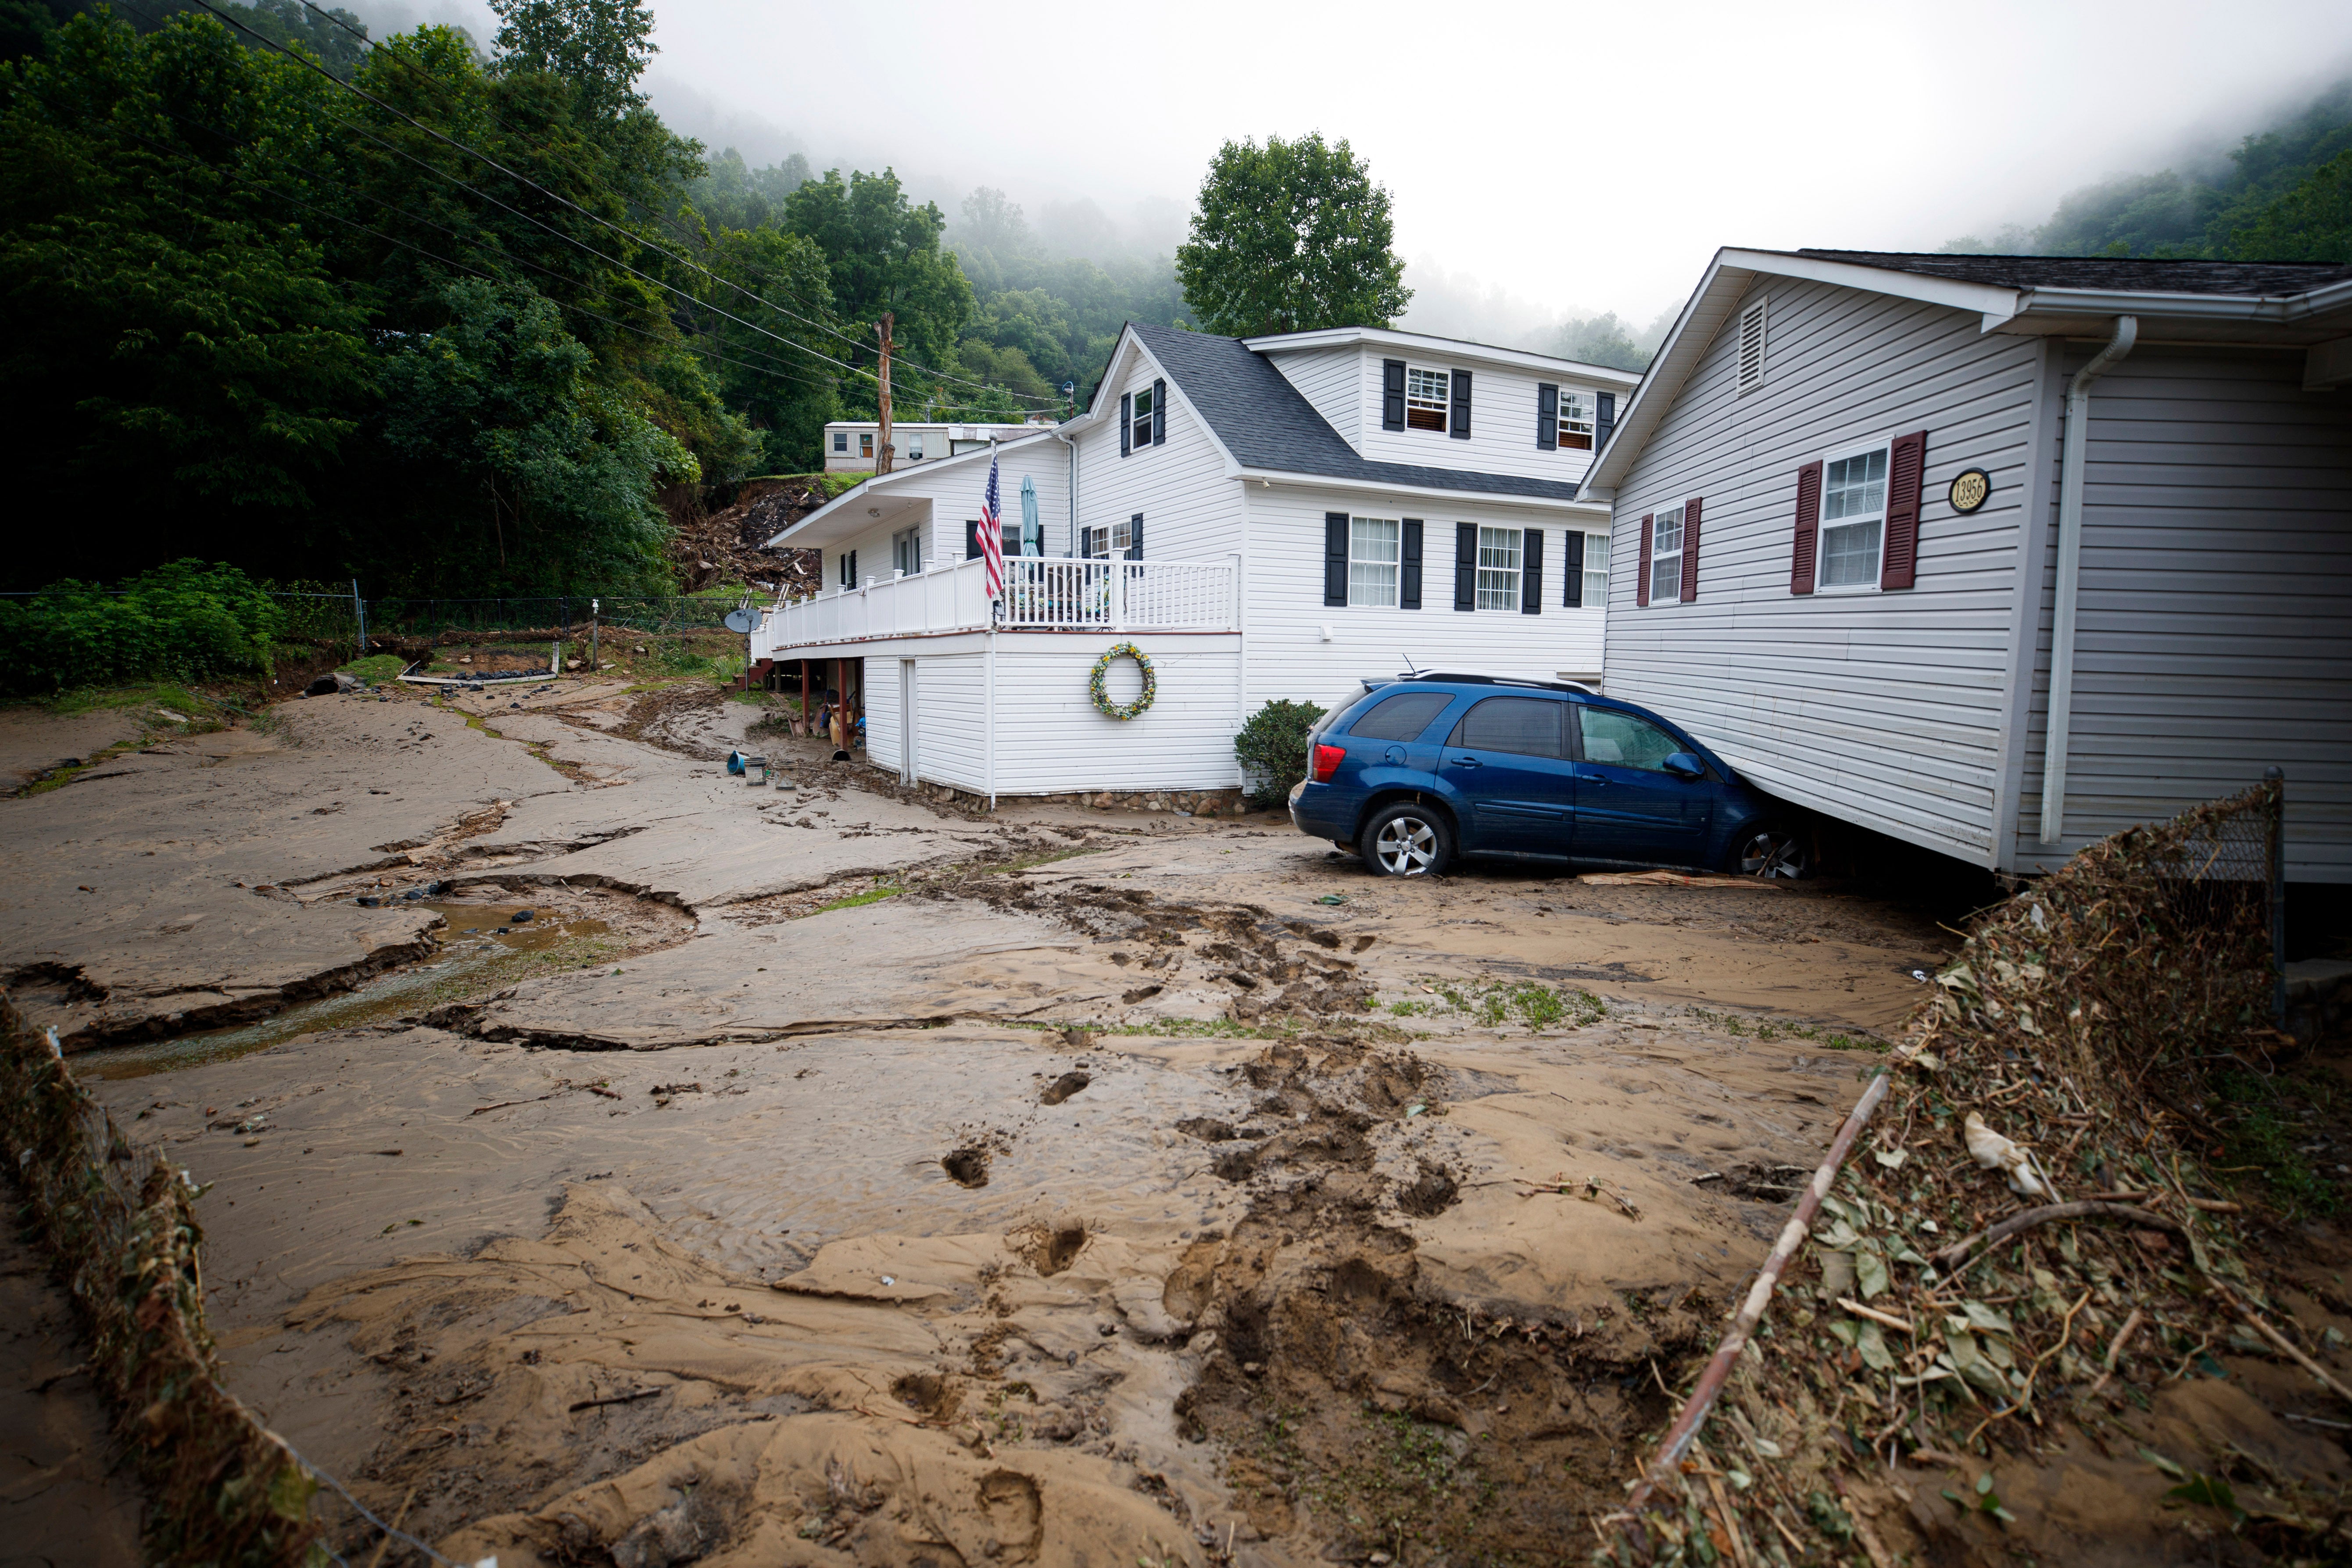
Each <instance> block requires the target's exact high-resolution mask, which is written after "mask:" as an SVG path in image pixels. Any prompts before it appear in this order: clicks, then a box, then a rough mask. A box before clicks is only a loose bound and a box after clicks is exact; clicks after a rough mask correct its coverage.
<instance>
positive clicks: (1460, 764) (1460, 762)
mask: <svg viewBox="0 0 2352 1568" xmlns="http://www.w3.org/2000/svg"><path fill="white" fill-rule="evenodd" d="M1453 761H1454V766H1455V767H1457V768H1475V767H1476V766H1477V765H1478V759H1477V758H1475V757H1455V758H1454V759H1453Z"/></svg>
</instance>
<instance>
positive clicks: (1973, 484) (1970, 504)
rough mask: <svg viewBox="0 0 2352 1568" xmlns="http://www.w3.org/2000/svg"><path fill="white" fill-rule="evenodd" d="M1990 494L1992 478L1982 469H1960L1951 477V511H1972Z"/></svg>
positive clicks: (1982, 503)
mask: <svg viewBox="0 0 2352 1568" xmlns="http://www.w3.org/2000/svg"><path fill="white" fill-rule="evenodd" d="M1991 494H1992V476H1991V475H1990V474H1988V473H1986V472H1985V471H1984V470H1983V469H1982V468H1962V469H1961V470H1960V471H1959V472H1958V474H1955V475H1954V476H1953V477H1952V492H1951V500H1952V510H1954V511H1974V510H1977V508H1979V507H1980V506H1982V505H1984V503H1985V501H1986V500H1987V498H1989V497H1990V496H1991Z"/></svg>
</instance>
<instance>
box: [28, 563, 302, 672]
mask: <svg viewBox="0 0 2352 1568" xmlns="http://www.w3.org/2000/svg"><path fill="white" fill-rule="evenodd" d="M285 629H286V616H285V612H284V611H282V610H281V609H280V608H279V607H278V604H277V601H275V600H273V599H272V598H270V597H269V595H267V594H266V593H264V592H263V591H262V590H261V589H260V588H259V587H257V585H256V584H254V583H253V581H252V580H251V579H250V578H248V577H247V576H246V574H244V573H242V572H240V571H238V570H237V569H236V567H234V566H207V565H205V563H203V562H201V561H175V562H173V563H171V564H170V565H167V566H158V567H156V568H154V569H153V570H152V571H150V572H142V573H141V574H139V575H138V576H136V577H133V578H131V580H130V581H129V582H127V583H125V584H122V591H121V592H120V593H116V594H109V593H105V592H103V591H102V590H101V589H100V586H99V584H95V583H82V582H77V581H75V580H73V579H71V578H68V579H66V580H65V581H63V582H60V583H53V584H50V585H49V586H48V587H47V588H46V589H44V590H42V591H41V592H40V593H39V594H38V595H34V596H32V597H30V598H22V599H0V686H4V687H5V690H7V691H8V692H9V693H10V694H11V695H15V696H30V695H37V694H46V693H50V692H56V691H62V690H64V689H67V688H68V687H80V686H110V685H115V684H119V683H121V682H123V681H129V680H137V679H142V678H145V677H150V676H157V675H170V676H175V677H180V678H194V677H201V676H218V675H239V674H247V673H255V672H261V673H266V672H267V671H268V668H269V650H270V648H271V647H272V646H273V645H274V644H275V643H276V642H277V641H278V639H279V638H280V637H282V636H283V635H284V634H285Z"/></svg>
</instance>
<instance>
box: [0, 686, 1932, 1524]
mask: <svg viewBox="0 0 2352 1568" xmlns="http://www.w3.org/2000/svg"><path fill="white" fill-rule="evenodd" d="M460 703H461V704H462V705H459V704H453V705H449V706H441V705H436V703H435V702H433V701H430V700H425V699H424V698H422V697H419V696H415V695H413V694H407V693H404V694H401V695H399V696H397V697H395V698H394V699H393V700H376V699H374V698H360V697H352V698H328V699H319V700H311V701H309V702H303V703H299V704H287V705H281V708H280V710H279V711H280V713H281V715H282V721H281V722H280V723H279V725H278V727H277V729H276V731H275V732H274V733H272V734H268V735H258V734H255V733H252V732H250V731H227V732H225V733H223V734H220V735H215V736H205V737H201V738H196V739H194V740H191V741H190V742H187V743H186V744H184V745H182V746H178V747H172V748H164V749H163V752H161V753H160V754H155V755H147V754H141V755H139V756H137V757H136V758H135V760H133V761H132V763H131V765H130V766H128V767H127V768H125V770H124V771H123V772H121V773H119V774H116V775H113V776H111V777H110V778H109V779H108V780H106V781H104V782H102V783H100V784H79V783H78V784H74V785H72V786H70V787H68V788H66V789H61V790H56V791H51V792H47V793H46V794H43V795H37V796H31V797H27V798H25V799H21V800H14V801H8V802H0V810H5V811H7V812H9V813H11V814H12V819H11V831H10V832H9V833H8V834H7V835H6V836H5V850H0V855H5V868H6V870H7V871H8V873H9V874H8V876H7V877H6V879H5V881H0V969H4V970H5V973H6V974H7V975H8V977H9V980H8V984H9V986H10V990H11V992H12V994H14V995H15V997H16V1000H17V1002H18V1005H20V1006H23V1007H25V1008H26V1010H27V1012H28V1013H29V1014H30V1015H31V1016H33V1017H34V1019H35V1021H36V1022H37V1023H38V1024H42V1025H48V1026H56V1027H57V1028H58V1031H59V1034H60V1037H62V1038H63V1040H64V1041H65V1042H66V1045H67V1047H68V1049H69V1050H72V1051H73V1052H74V1053H75V1060H76V1065H77V1067H78V1068H79V1069H80V1070H83V1071H84V1072H85V1073H87V1074H89V1076H91V1077H93V1078H97V1079H103V1080H104V1081H103V1083H102V1086H101V1087H102V1089H103V1092H104V1094H105V1096H106V1098H107V1100H108V1101H109V1103H110V1106H111V1107H112V1108H113V1109H114V1110H115V1113H116V1115H117V1116H118V1118H120V1119H121V1121H123V1123H124V1125H125V1126H126V1127H127V1128H129V1129H130V1130H131V1133H132V1136H133V1138H134V1141H141V1142H153V1143H156V1144H160V1145H161V1146H162V1147H163V1148H164V1149H166V1150H167V1151H168V1152H169V1153H170V1156H171V1157H172V1158H173V1160H174V1161H175V1162H176V1163H182V1164H184V1165H186V1166H187V1167H188V1168H189V1169H190V1170H191V1172H192V1173H194V1174H195V1175H196V1176H197V1178H198V1179H199V1180H201V1181H204V1182H206V1183H209V1184H211V1185H210V1187H209V1189H208V1191H207V1192H206V1194H205V1196H204V1198H203V1199H202V1200H201V1202H200V1209H201V1212H202V1215H203V1218H204V1222H205V1230H206V1238H207V1249H208V1250H207V1279H208V1280H209V1282H210V1297H209V1303H208V1304H209V1309H210V1311H211V1314H212V1322H213V1327H214V1329H215V1331H216V1333H217V1334H218V1335H219V1336H220V1339H221V1342H222V1345H223V1350H224V1353H225V1355H226V1359H227V1363H228V1368H229V1372H230V1377H231V1383H232V1386H233V1388H234V1389H235V1391H236V1393H237V1394H239V1395H240V1396H241V1397H243V1398H245V1399H247V1401H249V1402H250V1403H251V1404H252V1405H254V1406H255V1407H256V1408H257V1409H259V1410H261V1411H262V1412H264V1413H265V1414H266V1415H267V1416H268V1419H269V1420H270V1421H271V1423H272V1424H273V1425H274V1426H276V1427H277V1428H278V1430H280V1431H281V1432H283V1433H285V1434H286V1435H287V1436H288V1437H289V1439H291V1440H292V1441H293V1442H294V1443H295V1445H296V1446H297V1447H299V1448H300V1449H301V1451H303V1452H304V1453H305V1454H306V1455H308V1456H309V1457H310V1458H312V1459H313V1460H315V1461H317V1462H318V1463H320V1464H321V1465H323V1466H325V1467H327V1468H330V1469H331V1470H332V1471H334V1472H335V1473H336V1474H337V1475H339V1476H341V1478H343V1479H345V1480H346V1481H347V1482H349V1483H350V1484H351V1485H352V1487H353V1489H355V1490H356V1491H357V1492H358V1493H359V1494H360V1495H361V1496H362V1498H363V1499H364V1500H368V1501H369V1502H370V1504H371V1506H373V1507H376V1508H378V1510H380V1511H381V1510H387V1509H393V1508H396V1507H398V1506H400V1505H401V1504H402V1503H403V1500H407V1502H408V1506H409V1507H410V1509H411V1513H410V1516H409V1517H410V1525H409V1527H410V1528H412V1529H416V1530H419V1531H422V1532H424V1533H426V1534H427V1535H429V1536H431V1537H433V1538H435V1539H436V1540H437V1542H439V1544H440V1547H441V1550H443V1551H445V1552H447V1553H448V1554H449V1555H451V1556H452V1557H457V1558H460V1559H464V1560H467V1561H470V1560H473V1559H474V1558H478V1557H480V1556H483V1555H487V1554H489V1553H491V1552H496V1553H497V1554H498V1557H499V1562H500V1563H505V1564H508V1565H509V1568H513V1565H514V1564H529V1563H547V1564H555V1563H600V1562H607V1561H609V1562H612V1563H616V1564H621V1565H624V1568H634V1565H635V1564H641V1563H682V1562H687V1561H699V1562H710V1563H743V1564H749V1563H820V1562H823V1563H839V1562H843V1561H856V1562H861V1563H919V1562H934V1563H957V1562H960V1563H974V1564H977V1563H1026V1562H1035V1563H1079V1562H1093V1563H1100V1562H1105V1561H1117V1562H1120V1563H1125V1562H1129V1561H1136V1560H1140V1561H1143V1562H1147V1563H1152V1564H1160V1563H1174V1562H1184V1563H1201V1562H1207V1561H1220V1562H1222V1561H1240V1562H1251V1563H1306V1562H1313V1561H1318V1560H1321V1559H1325V1558H1332V1559H1338V1560H1344V1561H1370V1560H1373V1558H1374V1554H1375V1553H1382V1554H1385V1555H1386V1556H1387V1557H1388V1558H1389V1559H1391V1560H1392V1561H1397V1562H1404V1563H1423V1562H1430V1561H1436V1560H1438V1559H1440V1558H1443V1559H1444V1560H1445V1561H1450V1562H1456V1563H1466V1562H1473V1561H1547V1562H1548V1561H1556V1560H1558V1559H1559V1557H1560V1556H1561V1555H1563V1554H1567V1553H1571V1552H1581V1551H1582V1550H1583V1548H1582V1545H1581V1542H1583V1541H1585V1540H1589V1539H1590V1538H1591V1537H1590V1534H1589V1531H1590V1528H1591V1526H1590V1521H1591V1519H1592V1518H1593V1517H1595V1515H1596V1514H1597V1513H1599V1512H1601V1511H1604V1510H1606V1509H1607V1508H1608V1507H1609V1506H1611V1505H1612V1504H1613V1502H1614V1501H1615V1500H1617V1499H1619V1498H1621V1497H1622V1482H1623V1481H1624V1479H1626V1477H1627V1476H1628V1474H1629V1473H1630V1467H1631V1465H1632V1463H1633V1445H1634V1444H1635V1443H1636V1441H1637V1440H1638V1439H1639V1438H1640V1436H1642V1435H1643V1434H1644V1433H1646V1432H1648V1431H1651V1430H1653V1429H1654V1427H1655V1426H1657V1425H1658V1423H1659V1422H1660V1421H1661V1420H1662V1419H1663V1417H1664V1414H1665V1413H1666V1412H1667V1411H1668V1410H1669V1409H1670V1408H1671V1402H1670V1399H1669V1395H1668V1393H1667V1391H1668V1390H1669V1389H1670V1388H1672V1387H1674V1386H1675V1384H1676V1380H1677V1379H1678V1378H1679V1377H1681V1376H1682V1375H1683V1374H1684V1373H1685V1371H1686V1370H1687V1369H1688V1367H1689V1366H1690V1364H1691V1363H1692V1362H1693V1361H1694V1359H1695V1358H1696V1357H1698V1356H1701V1355H1703V1354H1704V1353H1705V1352H1706V1349H1707V1348H1708V1347H1710V1346H1711V1344H1712V1342H1713V1340H1714V1337H1715V1335H1716V1333H1717V1331H1718V1329H1719V1323H1720V1321H1721V1318H1722V1314H1723V1312H1724V1310H1726V1308H1727V1305H1728V1304H1729V1302H1730V1301H1731V1300H1732V1299H1733V1298H1734V1296H1735V1294H1736V1293H1737V1292H1738V1290H1739V1289H1742V1288H1743V1286H1744V1283H1745V1281H1746V1279H1747V1278H1748V1275H1749V1274H1750V1273H1751V1272H1752V1271H1753V1269H1754V1268H1755V1266H1756V1264H1757V1263H1758V1262H1759V1260H1760V1258H1762V1256H1763V1254H1764V1252H1765V1250H1766V1248H1767V1247H1768V1246H1769V1241H1770V1238H1771V1237H1772V1236H1773V1235H1774V1234H1775V1232H1776V1231H1777V1229H1778V1227H1779V1225H1780V1220H1781V1218H1782V1215H1783V1214H1784V1210H1785V1204H1786V1201H1787V1198H1788V1196H1789V1190H1790V1184H1792V1183H1793V1182H1794V1181H1799V1180H1801V1179H1802V1177H1801V1175H1792V1174H1791V1173H1793V1172H1804V1171H1810V1169H1811V1166H1812V1164H1813V1163H1815V1162H1816V1161H1817V1160H1818V1158H1819V1152H1820V1149H1821V1147H1822V1144H1823V1142H1825V1141H1826V1140H1827V1138H1828V1136H1829V1134H1830V1131H1831V1130H1832V1128H1833V1127H1834V1126H1835V1124H1836V1122H1837V1121H1838V1120H1839V1118H1840V1117H1841V1116H1842V1115H1843V1112H1844V1110H1845V1109H1846V1108H1847V1106H1848V1105H1849V1104H1850V1103H1851V1101H1852V1100H1853V1096H1854V1095H1855V1093H1856V1092H1857V1091H1858V1089H1859V1085H1860V1081H1861V1075H1862V1073H1863V1071H1864V1069H1865V1068H1867V1067H1868V1065H1869V1064H1871V1063H1872V1062H1873V1061H1874V1060H1875V1055H1874V1049H1873V1047H1874V1044H1875V1042H1876V1041H1877V1040H1879V1039H1882V1038H1884V1037H1886V1036H1888V1035H1889V1034H1891V1033H1892V1032H1893V1031H1895V1029H1896V1028H1897V1027H1898V1026H1899V1025H1900V1022H1901V1020H1902V1018H1903V1016H1905V1014H1906V1010H1907V1009H1908V1007H1909V1006H1910V1005H1912V1003H1913V1002H1914V1000H1915V999H1916V996H1917V994H1919V991H1920V986H1921V982H1920V981H1919V980H1918V979H1917V978H1916V977H1915V975H1914V973H1913V972H1914V971H1915V970H1917V969H1920V968H1922V967H1932V966H1933V965H1934V963H1936V962H1937V958H1938V957H1939V955H1940V954H1941V953H1942V952H1944V951H1945V943H1946V942H1947V941H1948V935H1947V933H1945V932H1943V931H1941V930H1940V929H1939V928H1938V927H1937V925H1936V924H1935V922H1934V921H1932V920H1930V919H1928V918H1927V916H1926V915H1924V914H1921V913H1918V912H1916V911H1909V910H1904V909H1901V908H1898V907H1892V906H1889V905H1886V904H1885V903H1882V902H1877V901H1874V900H1868V899H1864V898H1861V897H1857V896H1853V895H1849V894H1847V893H1844V892H1842V891H1841V890H1840V889H1837V888H1836V887H1834V886H1830V885H1826V884H1809V885H1806V886H1804V887H1801V888H1797V889H1784V890H1777V891H1775V890H1755V889H1721V888H1706V887H1691V888H1665V887H1639V886H1624V885H1594V884H1588V883H1581V882H1579V881H1576V880H1575V879H1571V878H1566V877H1561V878H1555V879H1537V878H1528V877H1516V876H1511V875H1505V874H1484V873H1480V874H1472V875H1469V876H1465V877H1461V878H1456V879H1449V880H1445V881H1443V882H1414V883H1402V884H1400V883H1396V882H1389V881H1381V880H1376V879H1371V878H1370V877H1369V876H1368V875H1367V874H1366V873H1365V872H1364V870H1363V868H1362V867H1361V866H1360V864H1359V863H1357V862H1356V861H1355V860H1353V859H1352V858H1347V857H1342V856H1339V855H1336V854H1334V853H1333V852H1332V851H1331V850H1330V848H1329V847H1328V846H1327V845H1324V844H1322V843H1320V842H1319V841H1314V840H1305V839H1301V838H1300V837H1297V835H1296V834H1294V833H1293V832H1291V830H1290V829H1289V828H1288V826H1287V825H1286V824H1285V823H1282V822H1280V821H1279V820H1278V819H1276V818H1270V817H1266V816H1257V817H1251V818H1244V819H1243V820H1241V821H1239V822H1234V823H1208V822H1204V821H1198V820H1191V819H1178V818H1174V817H1167V818H1150V817H1144V818H1139V817H1135V816H1104V815H1098V814H1092V813H1085V812H1078V811H1075V810H1068V809H1064V808H1059V807H1045V806H1033V807H1024V806H1020V805H1007V806H1006V807H1005V808H1004V809H1003V810H1002V811H1000V812H999V813H998V814H997V815H996V816H993V817H986V816H979V815H977V814H970V813H966V812H963V811H961V810H949V809H940V808H935V807H934V805H932V804H931V803H929V802H928V801H926V800H925V799H924V798H923V797H921V796H920V795H916V794H911V793H908V792H904V791H900V790H898V789H897V788H896V787H895V786H887V785H883V784H879V783H877V781H874V780H872V779H871V778H870V777H868V776H866V775H864V774H863V773H861V772H860V770H858V769H857V768H856V767H855V766H843V765H836V764H832V763H829V762H827V761H826V760H825V759H826V757H827V756H828V755H829V753H828V752H824V751H821V750H818V749H816V748H814V747H807V746H799V747H796V746H795V743H793V742H787V741H778V740H774V739H769V740H765V741H763V742H761V744H760V745H759V746H758V747H757V748H754V749H757V750H761V751H762V752H766V753H767V754H768V755H769V756H770V757H771V758H772V760H773V761H774V762H775V763H776V764H777V766H778V768H779V770H780V771H782V772H783V773H786V774H787V775H788V776H789V779H790V785H791V786H790V787H779V786H776V785H769V786H765V787H759V788H754V787H751V786H750V785H748V784H745V783H744V782H743V781H741V780H740V779H736V778H732V777H730V776H729V775H727V774H726V773H725V772H724V771H723V768H722V766H721V762H722V760H723V758H724V755H725V752H726V751H727V750H728V749H729V748H730V746H732V745H734V744H737V743H738V742H740V741H741V740H742V736H743V726H744V724H745V722H746V721H747V720H749V719H750V718H751V717H752V716H753V712H754V710H751V709H750V708H749V707H747V706H746V705H744V704H740V703H734V702H721V701H719V700H715V699H714V698H713V697H711V696H710V695H709V693H708V691H707V689H706V690H697V689H691V688H684V687H680V688H672V689H659V690H655V691H650V692H648V691H643V690H634V689H626V688H623V687H620V686H618V685H617V683H613V682H606V683H604V684H602V685H599V684H595V683H593V682H564V683H560V684H555V685H552V686H551V687H550V688H549V689H546V690H544V691H540V690H533V691H531V692H526V693H522V694H515V693H509V692H499V693H481V694H477V695H475V696H473V697H470V698H467V699H463V700H460ZM40 749H41V748H40V747H38V746H37V745H35V746H34V747H33V751H34V752H38V751H39V750H40ZM85 887H87V888H88V889H90V890H89V891H81V890H79V889H83V888H85ZM524 910H529V911H530V914H531V919H530V920H529V921H520V922H518V921H515V920H514V919H513V917H514V916H515V915H516V914H519V913H521V912H522V911H524ZM336 1528H337V1531H338V1534H337V1537H336V1539H337V1542H338V1545H339V1549H347V1550H358V1549H363V1548H364V1549H372V1547H373V1538H372V1536H371V1534H370V1532H368V1531H365V1530H363V1529H360V1528H357V1527H356V1526H354V1525H353V1524H352V1522H351V1521H343V1520H338V1521H336Z"/></svg>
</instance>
